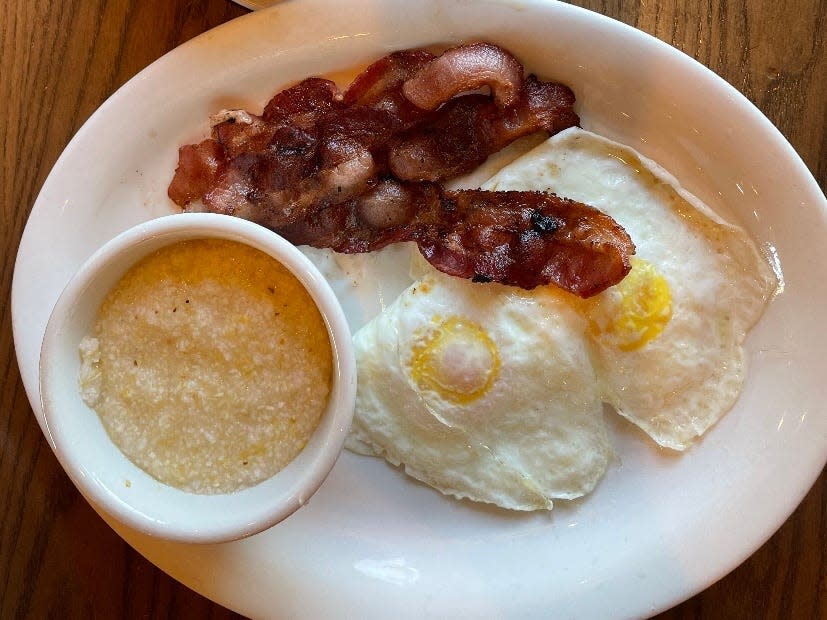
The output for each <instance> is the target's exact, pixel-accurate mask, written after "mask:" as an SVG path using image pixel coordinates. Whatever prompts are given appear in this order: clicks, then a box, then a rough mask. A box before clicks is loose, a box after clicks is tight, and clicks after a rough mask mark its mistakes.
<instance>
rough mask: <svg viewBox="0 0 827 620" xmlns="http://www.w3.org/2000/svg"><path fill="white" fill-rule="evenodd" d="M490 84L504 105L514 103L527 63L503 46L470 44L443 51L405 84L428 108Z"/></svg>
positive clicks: (410, 96) (407, 92)
mask: <svg viewBox="0 0 827 620" xmlns="http://www.w3.org/2000/svg"><path fill="white" fill-rule="evenodd" d="M482 86H488V87H489V88H490V89H491V93H492V95H493V97H494V101H496V102H497V105H498V106H500V107H506V106H510V105H514V104H515V103H516V102H517V99H519V97H520V92H521V91H522V88H523V66H522V65H521V64H520V62H519V61H518V60H517V59H516V58H514V56H512V55H511V53H510V52H508V51H506V50H504V49H503V48H501V47H499V46H497V45H492V44H491V43H485V42H480V43H470V44H467V45H460V46H457V47H453V48H451V49H449V50H446V51H445V52H443V53H442V54H441V55H440V56H439V58H436V59H434V60H433V61H432V62H429V63H428V64H427V65H425V66H424V67H422V68H421V69H420V70H419V71H417V72H416V73H415V74H414V75H413V76H411V78H410V79H408V80H407V81H406V82H405V84H404V85H403V86H402V91H403V92H404V94H405V97H406V98H407V99H408V100H409V101H411V102H413V103H414V104H415V105H416V106H418V107H420V108H422V109H424V110H435V109H436V108H437V107H439V106H440V105H442V104H443V103H445V102H446V101H448V100H449V99H451V98H452V97H454V96H455V95H458V94H460V93H462V92H468V91H472V90H476V89H478V88H480V87H482Z"/></svg>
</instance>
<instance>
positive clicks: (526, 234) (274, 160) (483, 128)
mask: <svg viewBox="0 0 827 620" xmlns="http://www.w3.org/2000/svg"><path fill="white" fill-rule="evenodd" d="M483 86H485V87H488V88H490V91H491V94H490V95H489V94H485V93H483V92H475V93H469V94H461V93H464V92H465V91H467V90H469V89H472V90H473V89H476V90H478V91H479V88H480V87H483ZM573 106H574V94H573V93H572V92H571V90H570V89H569V88H568V87H566V86H564V85H561V84H554V83H549V82H542V81H540V80H538V79H537V78H536V77H534V76H528V77H527V78H526V79H523V74H522V67H521V66H520V65H519V63H518V62H517V61H516V59H514V57H513V56H511V54H510V53H508V52H507V51H505V50H502V49H501V48H498V47H496V46H494V45H490V44H486V43H478V44H472V45H466V46H460V47H457V48H453V49H451V50H448V51H447V52H445V53H444V54H442V55H440V56H434V55H433V54H431V53H430V52H428V51H425V50H404V51H400V52H394V53H392V54H389V55H388V56H385V57H384V58H381V59H379V60H378V61H376V62H375V63H373V64H372V65H370V66H369V67H368V68H367V69H366V70H365V71H364V72H362V73H361V74H360V75H359V76H357V78H356V79H355V80H354V81H353V82H352V83H351V85H350V86H349V87H348V88H347V90H346V91H345V92H344V93H342V92H340V91H339V89H338V87H337V86H336V84H335V83H333V82H331V81H330V80H326V79H323V78H317V77H311V78H307V79H305V80H303V81H302V82H299V83H298V84H296V85H295V86H292V87H290V88H288V89H286V90H283V91H281V92H279V93H277V94H276V95H275V96H274V97H273V98H272V99H271V100H270V101H269V102H268V103H267V105H266V106H265V108H264V110H263V112H262V114H261V115H255V114H251V113H249V112H247V111H244V110H223V111H221V112H219V113H218V114H216V115H214V116H213V117H212V119H211V125H212V137H211V138H210V139H207V140H204V141H203V142H201V143H199V144H195V145H187V146H184V147H182V148H181V149H180V151H179V162H178V168H177V169H176V171H175V176H174V178H173V180H172V182H171V183H170V186H169V196H170V198H172V199H173V200H174V201H175V202H176V203H177V204H178V205H180V206H181V207H183V208H185V209H194V208H195V206H194V205H193V203H195V202H197V201H199V200H200V201H202V202H203V205H204V206H205V207H206V208H207V209H208V210H209V211H213V212H217V213H226V214H230V215H236V216H239V217H244V218H247V219H250V220H253V221H256V222H259V223H261V224H263V225H265V226H268V227H269V228H271V229H273V230H275V231H277V232H280V233H282V234H284V235H285V236H286V237H287V238H289V239H291V240H292V241H294V242H295V243H306V244H310V245H315V246H317V247H330V248H332V249H334V250H337V251H340V252H367V251H371V250H374V249H378V248H380V247H383V246H385V245H387V244H388V243H394V242H396V241H415V242H416V243H417V244H418V246H419V248H420V251H421V252H422V254H423V255H424V256H425V257H426V258H427V259H428V260H429V261H430V262H431V263H432V264H433V265H434V266H435V267H436V268H437V269H440V270H442V271H444V272H446V273H449V274H452V275H459V276H463V277H468V278H474V279H476V280H484V281H489V280H491V281H496V282H502V283H505V284H512V285H515V286H521V287H524V288H533V287H534V286H537V285H538V284H544V283H554V284H557V285H558V286H560V287H562V288H564V289H566V290H569V291H572V292H574V293H576V294H578V295H583V296H588V295H592V294H594V293H596V292H598V291H600V290H603V289H604V288H605V287H607V286H610V285H611V284H614V283H615V282H617V281H618V280H619V279H621V278H622V277H623V276H624V275H625V274H626V272H627V271H628V269H629V254H631V253H632V252H634V246H633V245H632V243H631V241H630V240H629V238H628V235H626V233H625V232H624V231H623V229H622V228H620V227H619V226H618V225H617V224H615V223H614V221H613V220H611V218H608V217H607V216H605V215H603V214H601V213H599V212H598V211H596V210H594V209H592V208H590V207H587V206H585V205H581V204H579V203H574V202H571V201H567V200H565V199H562V198H558V197H556V196H549V195H546V194H539V193H532V192H505V193H498V192H483V191H480V190H474V191H459V192H449V191H445V190H443V188H442V187H441V186H439V185H437V184H436V183H435V182H437V181H443V180H447V179H450V178H453V177H455V176H458V175H460V174H463V173H465V172H469V171H471V170H473V169H474V168H476V167H477V166H478V165H479V164H480V163H482V162H483V161H484V160H485V159H486V158H487V157H488V156H489V155H491V154H492V153H494V152H496V151H498V150H500V149H501V148H503V147H504V146H506V145H507V144H508V143H510V142H511V141H513V140H515V139H517V138H519V137H521V136H523V135H526V134H529V133H533V132H536V131H545V132H548V133H555V132H557V131H560V130H562V129H564V128H566V127H570V126H573V125H576V124H578V122H579V119H578V117H577V114H576V113H575V112H574V109H573Z"/></svg>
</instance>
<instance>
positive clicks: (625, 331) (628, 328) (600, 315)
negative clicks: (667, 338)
mask: <svg viewBox="0 0 827 620" xmlns="http://www.w3.org/2000/svg"><path fill="white" fill-rule="evenodd" d="M587 314H588V318H589V324H590V332H591V335H592V336H594V337H595V338H597V339H599V340H601V341H602V342H609V343H612V344H613V345H614V346H616V347H617V348H618V349H620V350H621V351H636V350H637V349H640V348H641V347H643V346H644V345H645V344H646V343H648V342H650V341H652V340H653V339H655V338H657V337H658V336H659V335H660V333H661V332H662V331H663V330H664V328H665V327H666V325H667V324H668V323H669V321H670V319H671V318H672V291H671V290H670V288H669V283H668V282H667V281H666V278H664V277H663V276H662V275H661V274H660V272H658V270H657V269H655V267H654V266H653V265H652V264H651V263H649V262H647V261H645V260H643V259H640V258H634V257H633V258H632V270H631V271H630V272H629V274H628V275H627V276H626V277H625V278H624V279H623V280H621V281H620V282H619V283H618V284H616V285H615V286H614V287H612V288H611V289H609V290H608V291H606V293H604V294H603V295H600V296H598V297H597V298H595V301H594V302H593V304H592V305H591V306H590V307H589V310H588V313H587Z"/></svg>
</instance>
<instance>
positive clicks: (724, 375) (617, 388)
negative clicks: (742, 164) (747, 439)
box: [483, 128, 777, 450]
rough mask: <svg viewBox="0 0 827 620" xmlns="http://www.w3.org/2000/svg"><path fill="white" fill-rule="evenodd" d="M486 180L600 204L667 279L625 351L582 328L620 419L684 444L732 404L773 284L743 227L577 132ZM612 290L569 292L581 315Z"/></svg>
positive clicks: (663, 440)
mask: <svg viewBox="0 0 827 620" xmlns="http://www.w3.org/2000/svg"><path fill="white" fill-rule="evenodd" d="M483 187H484V188H485V189H492V190H524V189H533V190H542V191H550V192H554V193H557V194H559V195H562V196H566V197H568V198H572V199H574V200H578V201H581V202H584V203H587V204H590V205H593V206H595V207H597V208H598V209H600V210H601V211H603V212H605V213H607V214H609V215H610V216H612V217H613V218H614V219H615V220H616V221H617V222H618V223H620V224H621V225H622V226H623V227H624V228H625V229H626V230H627V232H628V233H629V234H630V236H631V237H632V240H633V241H634V243H635V245H636V247H637V253H636V256H637V258H639V259H642V260H644V261H646V262H648V263H649V264H650V265H652V266H653V267H654V269H655V270H656V271H657V272H658V273H659V274H660V275H661V276H662V277H663V278H664V279H665V281H666V282H667V283H668V287H669V291H670V294H671V319H670V320H669V321H668V323H666V325H665V327H664V329H663V331H662V332H661V333H660V334H659V335H657V336H656V337H654V338H653V339H652V340H650V341H648V342H646V343H645V344H644V345H643V346H640V347H639V348H635V349H634V350H630V351H622V350H620V349H619V348H618V347H617V346H616V343H613V342H611V339H609V338H604V337H602V336H600V335H598V336H595V335H594V334H591V335H588V334H587V339H588V340H589V342H590V345H591V349H592V360H593V363H594V367H595V371H596V374H597V376H598V378H599V381H600V384H601V392H602V396H603V398H604V399H605V400H606V401H607V402H608V403H610V404H611V405H613V406H614V407H615V408H616V409H617V411H618V412H619V413H620V414H621V415H623V416H624V417H626V418H627V419H629V420H630V421H632V422H633V423H635V424H636V425H638V426H639V427H640V428H641V429H643V430H644V431H645V432H646V433H647V434H649V435H650V436H651V437H652V438H653V439H654V440H655V441H656V442H657V443H659V444H660V445H662V446H665V447H668V448H672V449H676V450H684V449H686V448H687V447H689V446H690V445H692V443H693V442H694V441H696V440H697V439H698V438H699V437H700V436H701V435H703V433H705V432H706V431H707V430H708V429H709V428H710V427H711V426H712V425H713V424H714V423H715V422H716V421H717V420H719V419H720V417H721V416H722V415H724V413H726V412H727V411H728V410H729V409H730V408H731V407H732V405H733V403H734V402H735V401H736V399H737V398H738V395H739V393H740V392H741V389H742V386H743V383H744V377H745V355H744V350H743V342H744V338H745V335H746V332H747V330H748V329H749V328H750V327H751V326H752V325H753V324H754V323H755V322H756V321H757V320H758V318H759V317H760V316H761V314H762V312H763V310H764V307H765V305H766V303H767V301H768V299H769V298H770V296H771V295H772V292H773V291H774V290H775V287H776V284H777V283H776V280H775V277H774V274H773V272H772V270H771V269H770V267H769V265H768V263H767V261H766V260H764V259H763V257H762V256H761V254H760V253H759V252H758V250H757V248H756V246H755V244H754V243H753V242H752V241H751V239H750V238H749V236H748V235H747V233H746V232H745V231H744V230H743V229H741V228H739V227H737V226H734V225H732V224H729V223H727V222H725V221H724V220H723V219H721V218H720V217H719V216H718V215H716V214H715V213H714V212H712V211H711V210H710V209H709V208H707V207H706V206H705V205H704V204H703V203H701V202H700V201H699V200H698V199H697V198H695V197H694V196H692V195H691V194H689V193H688V192H686V191H685V190H683V189H682V188H681V187H680V185H679V184H678V183H677V181H676V180H675V179H674V178H673V177H671V175H669V174H668V173H666V172H665V171H664V170H663V169H662V168H660V167H659V166H658V165H657V164H655V163H654V162H652V161H651V160H647V159H646V158H644V157H642V156H641V155H640V154H638V153H637V152H635V151H634V150H632V149H630V148H629V147H626V146H623V145H621V144H618V143H616V142H612V141H610V140H607V139H605V138H602V137H600V136H597V135H595V134H592V133H589V132H587V131H584V130H582V129H578V128H573V129H569V130H566V131H564V132H561V133H560V134H557V135H555V136H553V137H552V138H550V139H549V140H547V141H546V142H544V143H542V144H541V145H539V146H537V147H536V148H534V149H533V150H531V151H529V152H528V153H527V154H525V155H523V156H522V157H521V158H519V159H517V160H515V161H514V162H512V163H511V164H509V165H507V166H506V167H505V168H503V169H502V170H501V171H500V172H498V173H497V174H496V175H494V177H492V178H491V179H490V180H489V181H488V182H487V183H485V184H484V186H483ZM621 285H622V283H621ZM621 285H618V286H621ZM617 288H618V287H612V288H610V289H608V290H607V291H604V292H603V293H601V294H600V295H598V296H597V297H596V298H594V299H592V300H589V301H588V302H587V303H586V304H581V303H580V302H579V301H578V300H572V307H576V308H579V311H580V312H581V313H583V314H585V315H589V313H590V312H592V311H593V309H594V308H595V307H596V305H597V304H602V306H603V308H604V310H605V309H606V308H608V309H609V311H611V308H612V307H613V306H614V307H617V301H618V300H617V299H616V297H617V295H618V292H617ZM613 296H614V297H615V298H613Z"/></svg>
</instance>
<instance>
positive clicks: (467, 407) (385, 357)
mask: <svg viewBox="0 0 827 620" xmlns="http://www.w3.org/2000/svg"><path fill="white" fill-rule="evenodd" d="M585 329H587V322H586V320H585V319H584V318H583V317H582V316H581V315H580V314H579V313H578V312H577V311H576V310H575V309H574V307H573V306H572V305H571V304H569V303H568V301H567V300H566V299H565V297H564V296H563V294H561V293H560V292H559V291H557V290H556V289H551V288H543V289H536V290H535V291H523V290H521V289H517V288H513V287H506V286H502V285H498V284H490V285H485V286H480V285H478V284H474V283H472V282H470V281H467V280H464V279H461V278H455V277H452V276H448V275H445V274H442V273H439V272H437V271H436V270H434V269H432V268H430V267H429V266H428V267H426V268H425V273H424V274H423V275H422V277H421V279H419V280H418V281H417V282H415V283H414V284H413V285H411V286H410V287H409V288H407V289H406V290H405V291H404V292H403V293H402V294H401V295H400V296H399V297H398V298H397V299H396V300H395V301H394V302H393V303H392V304H390V305H389V306H388V307H387V308H386V309H385V310H384V311H383V312H382V313H381V314H379V315H378V316H377V317H376V318H375V319H373V320H372V321H370V322H369V323H367V324H366V325H365V326H364V327H363V328H362V329H360V330H359V331H358V332H357V333H356V334H355V336H354V342H355V345H356V347H355V348H356V359H357V365H358V368H359V388H358V394H357V403H356V415H355V418H354V424H353V427H352V429H351V435H350V438H349V441H348V447H350V448H351V449H355V450H357V451H361V452H367V453H372V454H376V455H381V456H384V457H385V458H386V459H387V460H388V461H390V462H391V463H393V464H396V465H402V466H403V467H404V469H405V472H407V473H408V474H409V475H410V476H412V477H414V478H416V479H418V480H420V481H422V482H425V483H426V484H428V485H430V486H432V487H435V488H437V489H439V490H440V491H442V492H443V493H446V494H450V495H453V496H456V497H458V498H469V499H472V500H476V501H481V502H490V503H494V504H497V505H499V506H502V507H505V508H510V509H514V510H534V509H549V508H551V507H552V500H553V499H555V498H565V499H573V498H576V497H580V496H582V495H584V494H586V493H588V492H589V491H591V490H592V489H593V488H594V486H595V485H596V484H597V482H598V480H599V479H600V478H601V477H602V475H603V473H604V472H605V470H606V467H607V464H608V462H609V458H610V455H611V445H610V439H609V435H608V431H607V428H606V425H605V422H604V419H603V407H602V404H601V399H600V393H599V390H598V383H597V381H596V377H595V374H594V371H593V369H592V364H591V361H590V358H589V352H588V350H587V346H586V341H585V340H584V338H583V337H582V334H583V332H584V330H585Z"/></svg>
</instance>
